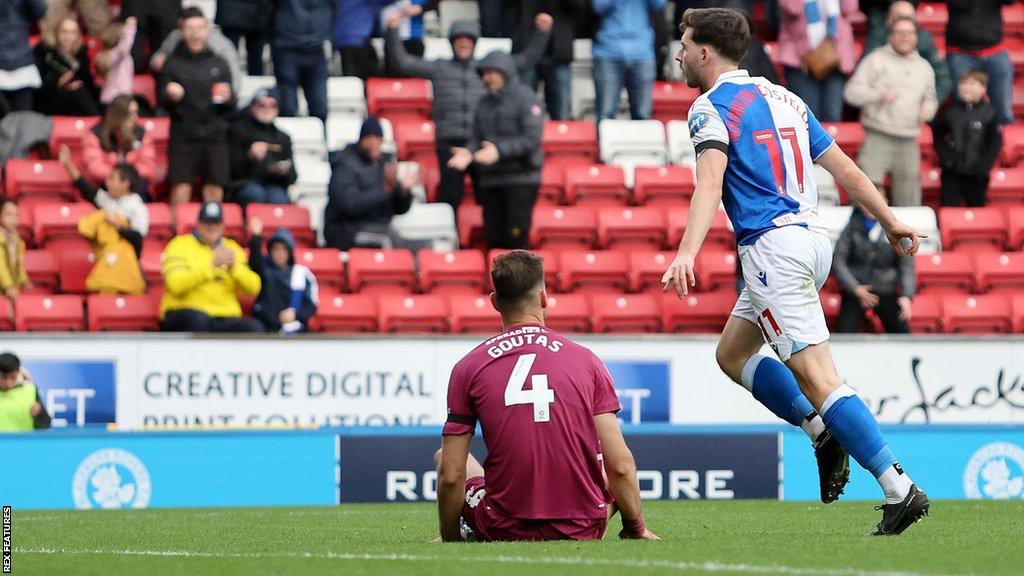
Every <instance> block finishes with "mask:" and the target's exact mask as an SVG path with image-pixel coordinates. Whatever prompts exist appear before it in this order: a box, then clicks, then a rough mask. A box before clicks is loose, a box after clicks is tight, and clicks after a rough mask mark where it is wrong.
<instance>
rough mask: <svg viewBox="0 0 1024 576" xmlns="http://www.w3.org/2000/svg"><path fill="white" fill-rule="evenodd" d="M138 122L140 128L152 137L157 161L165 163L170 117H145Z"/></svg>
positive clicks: (169, 137)
mask: <svg viewBox="0 0 1024 576" xmlns="http://www.w3.org/2000/svg"><path fill="white" fill-rule="evenodd" d="M140 124H141V125H142V129H143V130H145V131H146V133H147V134H149V137H150V138H152V139H153V146H154V147H155V148H156V156H157V161H158V162H159V163H162V164H163V165H165V166H166V165H167V146H168V143H169V142H170V140H171V119H170V118H145V119H143V120H142V121H141V122H140Z"/></svg>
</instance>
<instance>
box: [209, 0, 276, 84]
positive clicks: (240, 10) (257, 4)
mask: <svg viewBox="0 0 1024 576" xmlns="http://www.w3.org/2000/svg"><path fill="white" fill-rule="evenodd" d="M213 21H214V23H215V24H217V26H219V27H220V29H221V31H222V32H223V33H224V36H225V37H227V39H228V40H230V41H231V43H232V44H234V45H235V48H236V49H237V48H238V44H239V42H241V40H242V38H245V59H246V69H247V70H248V72H249V76H263V49H264V48H266V46H267V42H268V40H270V32H271V30H272V29H273V25H274V0H219V2H218V3H217V16H216V17H215V18H214V20H213ZM236 60H237V58H236Z"/></svg>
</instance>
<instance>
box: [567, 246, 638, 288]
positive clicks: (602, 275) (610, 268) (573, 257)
mask: <svg viewBox="0 0 1024 576" xmlns="http://www.w3.org/2000/svg"><path fill="white" fill-rule="evenodd" d="M559 262H560V267H561V275H560V278H559V283H558V291H559V292H563V293H566V294H568V293H594V292H605V293H607V292H618V293H622V292H625V291H626V288H627V285H628V281H629V277H628V276H629V259H628V258H627V256H626V253H625V252H618V251H614V250H598V251H586V250H565V251H563V252H562V253H561V254H559Z"/></svg>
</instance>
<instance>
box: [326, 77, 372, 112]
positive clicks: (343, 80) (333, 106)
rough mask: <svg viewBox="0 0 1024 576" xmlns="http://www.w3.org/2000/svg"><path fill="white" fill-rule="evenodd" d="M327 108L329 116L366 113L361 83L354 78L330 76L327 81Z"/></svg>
mask: <svg viewBox="0 0 1024 576" xmlns="http://www.w3.org/2000/svg"><path fill="white" fill-rule="evenodd" d="M327 106H328V113H329V114H354V115H359V116H362V115H364V114H365V113H366V96H365V95H364V91H363V81H362V80H360V79H359V78H356V77H355V76H340V77H338V76H332V77H330V78H328V79H327Z"/></svg>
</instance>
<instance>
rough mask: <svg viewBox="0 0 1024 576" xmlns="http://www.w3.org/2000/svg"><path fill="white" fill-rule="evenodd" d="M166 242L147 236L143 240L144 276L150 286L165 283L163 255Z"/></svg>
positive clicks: (141, 262)
mask: <svg viewBox="0 0 1024 576" xmlns="http://www.w3.org/2000/svg"><path fill="white" fill-rule="evenodd" d="M166 246H167V243H166V242H163V241H160V240H156V239H154V238H149V237H147V238H146V239H145V240H143V241H142V257H141V258H139V265H140V266H141V267H142V278H143V279H144V280H145V281H146V284H147V285H148V286H150V287H153V286H163V285H164V271H163V255H164V248H165V247H166Z"/></svg>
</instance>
